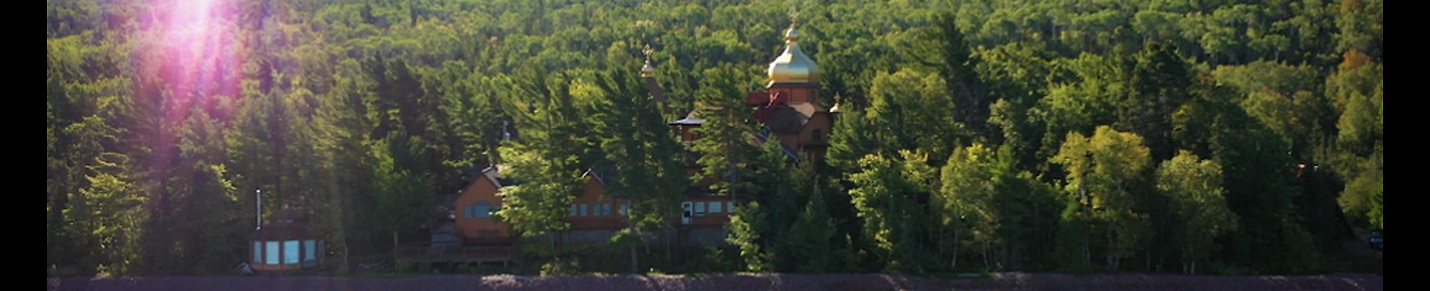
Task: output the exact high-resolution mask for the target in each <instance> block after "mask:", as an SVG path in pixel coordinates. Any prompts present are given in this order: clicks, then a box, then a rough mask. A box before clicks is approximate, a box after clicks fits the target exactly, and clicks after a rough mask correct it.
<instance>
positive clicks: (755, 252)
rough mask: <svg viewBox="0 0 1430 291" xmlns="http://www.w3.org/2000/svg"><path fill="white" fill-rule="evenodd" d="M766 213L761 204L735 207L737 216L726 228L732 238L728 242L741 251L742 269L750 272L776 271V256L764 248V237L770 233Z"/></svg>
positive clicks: (751, 203)
mask: <svg viewBox="0 0 1430 291" xmlns="http://www.w3.org/2000/svg"><path fill="white" fill-rule="evenodd" d="M766 221H767V220H766V218H765V215H764V212H762V211H760V203H759V202H750V203H747V204H744V205H740V206H737V207H735V215H734V216H733V217H730V223H729V224H727V225H726V226H725V227H726V229H728V230H729V232H730V236H729V237H728V238H726V240H725V241H726V242H728V243H730V245H732V246H734V247H735V248H736V249H739V250H740V255H739V257H740V262H741V264H740V266H741V269H743V270H745V271H748V272H756V273H759V272H771V271H774V262H773V261H774V255H773V254H771V253H769V252H768V251H767V250H766V249H765V247H764V246H763V238H762V235H763V234H764V233H766V232H768V231H767V230H768V228H769V225H767V224H766Z"/></svg>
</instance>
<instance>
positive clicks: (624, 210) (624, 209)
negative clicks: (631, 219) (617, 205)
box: [621, 204, 631, 216]
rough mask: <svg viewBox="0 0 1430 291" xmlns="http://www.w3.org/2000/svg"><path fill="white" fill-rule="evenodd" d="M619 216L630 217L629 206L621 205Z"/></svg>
mask: <svg viewBox="0 0 1430 291" xmlns="http://www.w3.org/2000/svg"><path fill="white" fill-rule="evenodd" d="M621 216H631V205H630V204H621Z"/></svg>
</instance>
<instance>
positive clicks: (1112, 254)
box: [1107, 227, 1119, 273]
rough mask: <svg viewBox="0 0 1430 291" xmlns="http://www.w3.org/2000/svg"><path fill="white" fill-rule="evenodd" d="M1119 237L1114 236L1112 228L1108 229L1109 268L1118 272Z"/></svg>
mask: <svg viewBox="0 0 1430 291" xmlns="http://www.w3.org/2000/svg"><path fill="white" fill-rule="evenodd" d="M1118 263H1119V262H1118V261H1117V238H1115V237H1113V232H1112V228H1111V227H1109V228H1108V229H1107V270H1108V271H1110V272H1113V273H1117V267H1118V266H1117V265H1118Z"/></svg>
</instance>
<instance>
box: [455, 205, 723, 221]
mask: <svg viewBox="0 0 1430 291" xmlns="http://www.w3.org/2000/svg"><path fill="white" fill-rule="evenodd" d="M612 207H614V204H611V203H594V204H587V203H580V204H571V213H570V216H571V217H588V216H591V217H600V216H612V215H620V216H629V215H630V211H631V205H630V204H621V205H620V209H619V212H613V211H612V210H614V209H613V208H612ZM687 207H689V208H688V209H686V211H687V213H686V216H692V215H693V216H695V217H703V216H705V215H708V214H726V213H727V211H728V213H731V214H733V213H735V202H693V203H687ZM499 210H501V206H499V205H491V204H486V203H479V204H477V205H468V206H466V207H463V211H462V217H463V218H492V217H493V216H495V215H496V212H497V211H499Z"/></svg>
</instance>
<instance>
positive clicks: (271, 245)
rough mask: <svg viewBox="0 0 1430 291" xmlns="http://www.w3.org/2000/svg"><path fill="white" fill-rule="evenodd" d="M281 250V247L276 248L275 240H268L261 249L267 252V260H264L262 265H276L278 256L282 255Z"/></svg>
mask: <svg viewBox="0 0 1430 291" xmlns="http://www.w3.org/2000/svg"><path fill="white" fill-rule="evenodd" d="M282 250H283V249H280V248H278V242H276V241H271V242H268V243H267V245H266V246H265V247H264V248H263V251H265V252H268V257H267V259H268V260H266V262H265V264H264V265H277V264H279V262H278V259H279V257H281V256H282V253H280V252H281V251H282Z"/></svg>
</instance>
